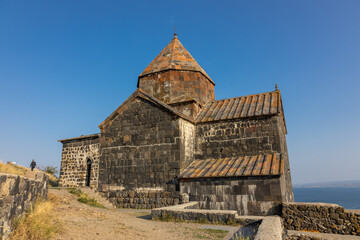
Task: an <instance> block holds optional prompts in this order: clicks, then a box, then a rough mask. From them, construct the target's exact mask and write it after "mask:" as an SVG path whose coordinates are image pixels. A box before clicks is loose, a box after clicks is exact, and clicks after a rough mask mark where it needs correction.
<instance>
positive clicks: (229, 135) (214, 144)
mask: <svg viewBox="0 0 360 240" xmlns="http://www.w3.org/2000/svg"><path fill="white" fill-rule="evenodd" d="M280 118H281V116H277V115H276V116H267V117H259V118H255V119H254V118H252V119H236V120H228V121H218V122H208V123H202V124H199V125H197V128H196V141H197V142H196V150H195V151H196V154H195V158H196V159H209V158H215V159H216V158H227V157H237V156H251V155H258V154H265V153H282V152H284V150H285V146H283V144H286V143H285V142H284V141H283V139H280V137H281V132H280V129H281V127H280V129H279V126H280V124H279V121H280Z"/></svg>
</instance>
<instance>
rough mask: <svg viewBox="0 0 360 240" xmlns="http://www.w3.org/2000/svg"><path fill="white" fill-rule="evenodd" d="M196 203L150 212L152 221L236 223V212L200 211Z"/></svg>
mask: <svg viewBox="0 0 360 240" xmlns="http://www.w3.org/2000/svg"><path fill="white" fill-rule="evenodd" d="M198 208H199V203H198V202H190V203H185V204H181V205H178V206H171V207H163V208H157V209H152V210H151V216H152V219H155V220H166V221H169V220H173V221H190V222H200V223H225V224H230V223H231V224H233V223H236V219H235V218H236V216H237V212H236V211H234V210H202V209H198Z"/></svg>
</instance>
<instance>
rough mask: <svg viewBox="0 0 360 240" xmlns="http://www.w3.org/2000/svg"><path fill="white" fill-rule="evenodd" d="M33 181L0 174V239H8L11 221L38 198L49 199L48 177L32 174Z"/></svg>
mask: <svg viewBox="0 0 360 240" xmlns="http://www.w3.org/2000/svg"><path fill="white" fill-rule="evenodd" d="M31 175H32V177H33V179H30V178H27V177H21V176H17V175H11V174H5V173H0V238H1V239H7V238H8V236H9V234H10V231H11V220H12V219H13V218H15V217H18V216H20V215H21V214H22V213H23V212H24V211H26V210H28V209H29V208H30V207H31V206H32V204H33V203H34V202H35V201H36V199H37V198H39V197H41V198H47V193H48V180H49V179H48V177H47V176H46V175H45V174H43V173H41V172H35V171H34V172H32V174H31Z"/></svg>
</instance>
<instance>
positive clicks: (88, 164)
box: [85, 159, 91, 187]
mask: <svg viewBox="0 0 360 240" xmlns="http://www.w3.org/2000/svg"><path fill="white" fill-rule="evenodd" d="M86 165H87V167H86V180H85V186H87V187H89V186H90V177H91V160H90V159H88V160H87V162H86Z"/></svg>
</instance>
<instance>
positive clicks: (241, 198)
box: [59, 34, 293, 215]
mask: <svg viewBox="0 0 360 240" xmlns="http://www.w3.org/2000/svg"><path fill="white" fill-rule="evenodd" d="M137 87H138V88H137V90H136V91H135V92H134V93H133V94H131V95H130V97H129V98H128V99H127V100H126V101H125V102H123V103H122V104H121V105H120V106H119V107H118V108H117V109H115V111H114V112H113V113H111V114H110V115H109V116H108V117H107V118H106V119H105V120H104V121H103V122H102V123H101V124H100V125H99V128H100V133H99V134H92V135H87V136H80V137H76V138H69V139H63V140H59V142H61V143H62V144H63V149H62V158H61V170H60V184H61V186H64V187H74V186H75V187H77V186H90V187H92V188H95V189H96V190H97V191H99V192H101V193H102V194H103V195H105V196H106V197H107V198H109V199H110V201H112V202H113V203H115V204H116V205H117V206H119V207H125V208H157V207H163V206H168V205H175V204H179V203H184V202H187V201H198V202H199V204H200V208H203V209H221V210H223V209H226V210H237V211H238V212H239V214H252V215H268V214H273V213H274V212H276V211H277V207H278V206H279V204H280V203H281V202H289V201H293V191H292V185H291V177H290V167H289V158H288V151H287V145H286V133H287V129H286V123H285V118H284V111H283V106H282V100H281V94H280V91H279V90H278V89H277V88H276V90H275V91H270V92H265V93H259V94H252V95H247V96H241V97H235V98H228V99H221V100H215V94H214V87H215V83H214V82H213V80H212V79H211V78H210V77H209V76H208V75H207V73H206V72H205V71H204V70H203V69H202V68H201V67H200V66H199V64H198V63H197V62H196V61H195V59H194V58H193V57H192V56H191V55H190V53H189V52H188V51H187V50H186V49H185V48H184V46H183V45H182V44H181V43H180V41H179V39H178V37H177V35H176V34H175V35H174V37H173V39H172V40H171V41H170V43H169V44H168V45H167V46H166V47H165V48H164V49H163V50H162V51H161V52H160V54H159V55H158V56H157V57H156V58H155V59H154V60H153V61H152V62H151V63H150V65H149V66H148V67H147V68H146V69H145V70H144V71H143V72H142V73H141V74H140V75H139V77H138V82H137Z"/></svg>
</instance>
